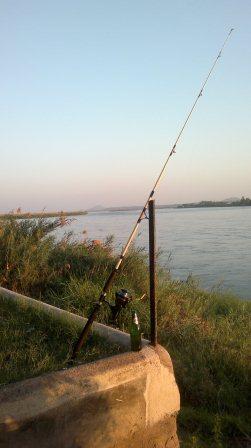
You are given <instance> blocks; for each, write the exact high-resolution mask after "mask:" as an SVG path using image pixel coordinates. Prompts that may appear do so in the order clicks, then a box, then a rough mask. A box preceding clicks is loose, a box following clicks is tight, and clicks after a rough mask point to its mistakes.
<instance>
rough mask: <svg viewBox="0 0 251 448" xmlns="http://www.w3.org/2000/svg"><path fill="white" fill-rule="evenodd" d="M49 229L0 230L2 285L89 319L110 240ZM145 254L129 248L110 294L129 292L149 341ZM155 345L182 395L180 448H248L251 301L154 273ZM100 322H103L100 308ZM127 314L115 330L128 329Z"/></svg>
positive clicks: (108, 265) (25, 225)
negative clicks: (98, 241)
mask: <svg viewBox="0 0 251 448" xmlns="http://www.w3.org/2000/svg"><path fill="white" fill-rule="evenodd" d="M57 225H59V224H58V221H55V222H54V224H53V223H50V224H48V223H47V222H46V221H44V220H42V221H39V222H38V223H33V224H32V223H31V222H29V221H23V222H22V223H21V224H20V223H17V222H13V221H10V222H7V221H5V222H2V224H0V254H1V255H0V284H1V285H2V286H6V287H7V288H10V289H14V290H17V291H19V292H23V293H25V294H28V295H30V296H32V297H36V298H40V299H41V300H44V301H47V302H49V303H51V304H54V305H56V306H58V307H61V308H64V309H66V310H69V311H73V312H75V313H78V314H80V315H85V316H87V315H88V313H89V312H90V310H91V309H92V306H93V303H94V302H95V300H97V298H98V296H99V293H100V290H101V288H102V286H103V284H104V281H105V280H106V278H107V275H108V274H109V273H110V271H111V269H112V267H113V266H114V263H115V256H114V254H113V249H112V240H111V239H108V240H107V242H106V244H105V245H104V246H95V245H93V244H92V243H91V242H90V241H87V240H84V241H82V242H81V243H79V242H78V243H77V242H74V241H72V240H71V239H70V236H69V235H68V236H65V238H64V239H63V240H62V241H59V242H56V241H55V239H54V237H53V230H54V229H55V228H56V227H57ZM146 261H147V260H146V256H145V254H144V252H143V251H141V250H136V249H135V248H132V249H131V251H130V253H129V255H128V256H127V257H126V259H125V262H124V266H123V269H122V271H121V272H120V274H119V275H118V276H116V278H115V282H114V285H113V286H112V289H111V291H110V293H109V295H108V299H109V300H110V301H111V302H112V301H113V299H114V293H115V291H116V290H117V289H120V288H122V287H126V288H128V289H130V290H131V291H132V292H133V295H134V301H133V304H132V307H133V308H135V309H137V311H138V314H139V317H140V321H141V325H142V329H143V331H144V334H145V336H146V337H149V305H148V297H147V295H146V297H145V298H144V299H143V300H140V297H141V296H142V295H143V294H144V293H147V292H148V268H147V262H146ZM157 297H158V319H159V320H158V325H159V341H160V343H161V344H162V345H163V346H165V347H166V348H167V350H168V351H169V353H170V355H171V357H172V360H173V364H174V370H175V376H176V379H177V382H178V386H179V389H180V392H181V404H182V410H181V413H180V416H179V430H180V434H181V439H182V447H184V448H190V447H193V448H203V447H208V448H209V447H210V448H211V447H216V448H223V447H239V446H240V447H246V446H248V445H247V444H248V443H249V442H250V434H251V431H250V424H249V421H251V419H250V413H249V406H248V405H249V402H250V377H251V375H250V374H251V371H250V345H249V342H250V316H251V303H250V302H247V301H245V300H239V299H238V298H235V297H233V296H231V295H229V294H223V293H220V292H217V291H213V292H205V291H203V290H202V289H201V288H200V287H199V285H198V284H197V283H196V282H195V281H194V280H193V278H192V277H190V278H188V279H187V281H186V282H179V281H173V280H172V279H171V278H170V276H169V274H168V273H166V272H163V271H161V270H160V269H159V272H158V288H157ZM99 320H100V321H101V322H104V323H107V322H109V309H108V307H106V306H104V307H103V308H102V310H101V313H100V316H99ZM129 324H130V308H129V309H127V310H125V311H123V312H122V314H121V317H120V321H119V326H120V328H122V329H125V330H127V329H128V328H129Z"/></svg>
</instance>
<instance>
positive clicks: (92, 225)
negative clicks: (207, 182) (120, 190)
mask: <svg viewBox="0 0 251 448" xmlns="http://www.w3.org/2000/svg"><path fill="white" fill-rule="evenodd" d="M137 217H138V212H137V211H126V212H92V213H89V214H88V215H84V216H78V217H76V219H75V220H74V221H72V223H71V224H70V226H69V229H68V230H72V231H73V232H74V234H75V235H76V237H77V238H78V239H84V238H85V237H88V238H90V239H98V240H104V239H105V237H106V236H107V235H114V238H115V248H116V250H119V249H121V247H122V245H123V244H124V243H125V242H126V240H127V238H128V235H129V233H130V231H131V229H132V226H133V225H134V223H135V221H136V219H137ZM83 231H86V232H87V233H86V234H83ZM156 238H157V246H158V248H159V249H160V250H161V255H160V258H159V262H160V263H161V265H162V266H165V267H167V268H168V269H170V271H171V273H172V276H173V277H174V278H178V279H181V280H185V279H186V278H187V276H188V275H189V274H193V276H195V277H196V278H198V279H199V281H200V284H201V285H202V286H203V287H204V288H206V289H211V288H220V289H226V290H227V291H231V292H233V293H236V294H238V295H239V296H240V297H242V298H247V299H251V207H227V208H226V207H222V208H194V209H162V210H157V211H156ZM135 243H136V244H137V245H138V246H144V247H146V248H147V246H148V227H147V221H146V220H144V221H142V223H141V226H140V230H139V235H138V236H137V238H136V240H135ZM170 256H171V260H170Z"/></svg>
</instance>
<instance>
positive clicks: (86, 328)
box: [71, 28, 233, 360]
mask: <svg viewBox="0 0 251 448" xmlns="http://www.w3.org/2000/svg"><path fill="white" fill-rule="evenodd" d="M232 32H233V28H231V29H230V31H229V32H228V34H227V36H226V38H225V40H224V43H223V45H222V47H221V49H220V51H219V53H218V54H217V56H216V58H215V60H214V62H213V64H212V66H211V68H210V70H209V72H208V74H207V76H206V78H205V80H204V82H203V84H202V86H201V88H200V90H199V93H198V94H197V96H196V98H195V101H194V103H193V105H192V107H191V109H190V111H189V113H188V114H187V116H186V119H185V121H184V123H183V125H182V127H181V129H180V131H179V133H178V136H177V138H176V140H175V142H174V144H173V146H172V148H171V150H170V152H169V154H168V156H167V159H166V161H165V163H164V165H163V167H162V169H161V171H160V173H159V175H158V177H157V179H156V181H155V183H154V185H153V188H152V190H151V192H150V194H149V196H148V197H147V200H146V202H145V205H144V207H143V208H142V210H141V212H140V214H139V217H138V219H137V221H136V223H135V225H134V227H133V229H132V231H131V233H130V235H129V238H128V240H127V243H126V245H125V246H124V248H123V250H122V252H121V254H120V257H119V258H118V261H117V263H116V264H115V266H114V268H113V270H112V272H111V273H110V275H109V277H108V279H107V280H106V282H105V284H104V287H103V289H102V291H101V293H100V296H99V299H98V301H97V302H96V303H95V305H94V308H93V311H92V312H91V314H90V316H89V318H88V320H87V322H86V324H85V326H84V328H83V330H82V332H81V334H80V336H79V338H78V340H77V343H76V344H75V346H74V349H73V353H72V358H71V359H72V360H74V359H75V358H76V356H77V354H78V352H79V350H80V349H81V347H82V345H83V344H84V342H85V341H86V339H87V337H88V334H89V332H90V330H91V327H92V324H93V322H94V320H95V319H96V317H97V315H98V312H99V310H100V308H101V306H102V305H103V303H104V302H105V301H106V295H107V293H108V291H109V289H110V287H111V285H112V282H113V280H114V277H115V276H116V274H117V273H118V272H119V270H120V268H121V265H122V263H123V260H124V257H125V256H126V254H127V252H128V249H129V247H130V245H131V243H132V241H133V240H134V238H135V236H136V233H137V230H138V227H139V225H140V223H141V221H142V219H144V218H145V216H146V210H147V208H148V204H149V201H150V200H151V199H152V198H153V196H154V193H155V191H156V189H157V187H158V185H159V183H160V180H161V178H162V176H163V174H164V172H165V170H166V167H167V164H168V162H169V160H170V158H171V157H172V156H173V155H174V154H175V152H176V147H177V144H178V142H179V140H180V138H181V136H182V134H183V132H184V129H185V127H186V126H187V123H188V121H189V119H190V117H191V115H192V113H193V111H194V109H195V107H196V105H197V102H198V101H199V99H200V97H201V96H202V94H203V91H204V88H205V86H206V84H207V82H208V80H209V78H210V76H211V74H212V72H213V70H214V68H215V66H216V64H217V62H218V60H219V59H220V57H221V55H222V51H223V49H224V47H225V45H226V43H227V41H228V39H229V37H230V35H231V34H232Z"/></svg>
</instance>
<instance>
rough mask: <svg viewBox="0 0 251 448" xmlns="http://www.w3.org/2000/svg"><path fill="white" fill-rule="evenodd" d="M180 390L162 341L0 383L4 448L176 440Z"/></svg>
mask: <svg viewBox="0 0 251 448" xmlns="http://www.w3.org/2000/svg"><path fill="white" fill-rule="evenodd" d="M179 407H180V401H179V391H178V388H177V385H176V382H175V378H174V374H173V368H172V362H171V360H170V357H169V355H168V353H167V352H166V351H165V350H164V349H163V348H162V347H161V346H157V348H156V349H154V348H152V347H150V346H149V347H144V348H143V349H142V350H141V351H140V352H138V353H124V354H121V355H116V356H112V357H110V358H106V359H103V360H100V361H97V362H94V363H90V364H85V365H81V366H78V367H74V368H71V369H68V370H63V371H59V372H54V373H49V374H46V375H43V376H40V377H38V378H33V379H28V380H25V381H21V382H19V383H16V384H13V385H9V386H6V387H4V388H3V389H2V390H1V392H0V446H1V447H3V448H13V447H15V448H34V447H36V446H37V447H39V448H101V447H102V448H134V447H135V448H136V447H137V448H143V447H147V448H164V447H165V448H176V447H178V446H179V443H178V439H177V435H176V414H177V412H178V411H179Z"/></svg>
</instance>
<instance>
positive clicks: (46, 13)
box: [0, 0, 251, 211]
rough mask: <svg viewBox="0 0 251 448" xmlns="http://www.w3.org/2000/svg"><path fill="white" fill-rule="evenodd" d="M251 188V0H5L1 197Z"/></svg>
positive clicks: (20, 200)
mask: <svg viewBox="0 0 251 448" xmlns="http://www.w3.org/2000/svg"><path fill="white" fill-rule="evenodd" d="M231 27H234V28H235V32H234V33H233V35H232V38H231V40H230V41H229V44H228V46H227V47H226V49H225V51H224V54H223V57H222V58H221V59H220V62H219V64H218V66H217V68H216V71H215V73H214V75H213V77H212V78H211V80H210V83H209V84H208V87H207V88H206V90H205V93H204V95H203V97H202V98H201V100H200V102H199V104H198V108H197V110H196V112H195V114H194V115H193V117H192V120H191V122H190V125H189V127H188V128H187V130H186V131H185V133H184V135H183V138H182V141H181V144H180V145H179V146H178V148H177V154H176V155H175V157H173V159H172V160H171V163H170V165H169V167H168V171H167V175H166V177H165V179H164V180H163V182H162V184H161V187H160V189H159V190H158V192H157V195H156V199H157V202H158V203H162V204H164V203H174V202H189V201H197V200H201V199H222V198H226V197H230V196H241V195H245V196H249V197H251V126H250V117H251V82H250V80H251V1H250V0H236V1H232V0H217V1H215V0H214V1H212V0H210V1H208V0H203V1H202V0H201V1H196V0H187V1H184V0H183V1H177V0H176V1H175V2H174V1H173V0H172V1H168V0H151V1H150V0H144V1H143V0H127V1H126V0H124V1H122V0H106V1H104V0H99V1H96V0H91V1H90V0H89V1H85V0H71V1H66V0H60V1H59V0H53V1H51V0H50V1H49V0H43V1H38V0H22V1H20V0H1V1H0V55H1V70H0V86H1V99H0V127H1V129H0V150H1V159H0V189H1V196H0V210H1V211H8V210H11V209H13V208H16V207H18V206H21V208H22V209H26V210H27V209H29V210H39V209H42V208H43V207H46V208H47V209H48V210H51V209H76V208H77V209H79V208H80V209H85V208H88V207H90V206H93V205H97V204H102V205H107V206H108V205H128V204H142V202H143V201H144V200H145V198H146V195H147V194H148V193H149V191H150V189H151V187H152V183H153V181H154V180H155V177H156V176H157V174H158V172H159V170H160V168H161V165H162V163H163V162H164V159H165V157H166V155H167V153H168V152H169V149H170V146H171V145H172V143H173V142H174V140H175V138H176V135H177V132H178V130H179V128H180V126H181V124H182V121H183V120H184V118H185V115H186V113H187V112H188V109H189V108H190V106H191V104H192V102H193V101H194V98H195V94H196V93H197V92H198V90H199V87H200V85H201V82H202V80H203V79H204V77H205V75H206V73H207V71H208V69H209V67H210V65H211V63H212V61H213V59H214V58H215V56H216V54H217V52H218V50H219V47H220V46H221V44H222V42H223V40H224V39H225V36H226V34H227V32H228V30H229V29H230V28H231Z"/></svg>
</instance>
